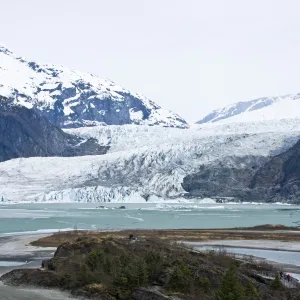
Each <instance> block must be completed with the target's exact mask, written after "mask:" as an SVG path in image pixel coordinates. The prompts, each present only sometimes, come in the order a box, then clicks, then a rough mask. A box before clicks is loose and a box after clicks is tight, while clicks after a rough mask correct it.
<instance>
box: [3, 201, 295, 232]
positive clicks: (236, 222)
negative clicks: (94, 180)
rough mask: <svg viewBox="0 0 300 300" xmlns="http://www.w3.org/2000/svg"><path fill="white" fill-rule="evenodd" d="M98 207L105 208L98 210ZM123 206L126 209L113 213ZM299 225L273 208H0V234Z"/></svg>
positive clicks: (289, 212)
mask: <svg viewBox="0 0 300 300" xmlns="http://www.w3.org/2000/svg"><path fill="white" fill-rule="evenodd" d="M99 205H104V206H106V207H105V209H97V208H96V207H97V206H99ZM121 205H124V206H125V207H126V209H118V207H120V206H121ZM261 224H283V225H287V226H295V225H298V224H300V207H299V206H289V205H278V204H272V205H267V204H201V203H196V202H195V203H180V204H169V203H168V204H166V203H159V204H155V203H147V204H123V203H38V204H36V203H34V204H8V205H5V204H3V205H0V235H5V234H22V233H24V232H32V233H34V232H38V233H41V232H51V231H63V230H70V229H75V228H76V229H87V230H95V229H100V230H118V229H171V228H177V229H178V228H186V229H192V228H229V227H245V226H255V225H261Z"/></svg>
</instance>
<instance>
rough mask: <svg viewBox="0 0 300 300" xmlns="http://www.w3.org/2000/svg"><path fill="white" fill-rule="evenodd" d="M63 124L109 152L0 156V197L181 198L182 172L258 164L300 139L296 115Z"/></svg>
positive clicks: (38, 199) (79, 199) (87, 199)
mask: <svg viewBox="0 0 300 300" xmlns="http://www.w3.org/2000/svg"><path fill="white" fill-rule="evenodd" d="M65 131H67V132H68V133H72V134H75V135H77V136H80V137H83V138H89V137H93V138H96V139H97V140H98V141H99V143H100V144H102V145H109V146H110V147H109V151H108V153H107V154H105V155H101V156H95V155H92V156H83V157H68V158H63V157H48V158H43V157H38V158H18V159H13V160H9V161H6V162H3V163H0V196H3V197H4V199H6V200H7V201H15V202H16V201H17V202H20V201H29V202H43V201H47V202H52V201H53V202H69V201H71V202H73V201H75V202H146V201H149V199H156V200H157V201H164V200H170V199H182V197H183V196H184V195H185V191H184V189H183V188H182V181H183V178H184V177H185V176H186V175H188V174H192V173H196V172H198V171H199V170H200V168H201V167H202V166H208V167H211V166H215V165H217V164H219V163H222V164H224V165H227V166H234V167H237V168H243V167H245V166H247V165H251V166H252V165H253V166H261V165H262V164H263V163H265V162H266V161H267V160H268V159H269V158H270V157H272V156H274V155H276V154H278V153H282V152H284V151H285V150H287V149H288V148H290V147H291V146H292V145H294V144H295V143H296V142H297V141H298V139H299V136H300V120H299V119H285V120H282V121H281V122H275V121H268V122H266V121H263V122H253V123H232V124H217V123H215V124H205V125H202V126H200V125H199V126H194V127H193V128H190V129H178V128H165V127H161V126H151V127H149V126H142V125H123V126H95V127H85V128H76V129H65ZM216 196H217V195H216ZM151 201H153V200H151Z"/></svg>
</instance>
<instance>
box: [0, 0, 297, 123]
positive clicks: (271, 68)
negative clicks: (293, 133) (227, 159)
mask: <svg viewBox="0 0 300 300" xmlns="http://www.w3.org/2000/svg"><path fill="white" fill-rule="evenodd" d="M0 7H1V9H0V34H1V35H0V37H1V39H0V44H2V45H3V46H6V47H8V48H10V49H11V50H12V51H14V52H15V53H17V54H19V55H20V56H25V57H28V58H31V59H33V60H36V61H39V62H50V63H55V64H62V65H65V66H67V67H70V68H73V69H78V70H81V71H88V72H90V73H94V74H97V75H99V76H101V77H105V78H110V79H112V80H113V81H115V82H116V83H117V84H119V85H122V86H124V87H126V88H128V89H131V90H132V91H134V92H138V93H142V94H144V95H145V96H147V97H149V98H151V99H152V100H154V101H155V102H157V103H158V104H160V105H161V106H163V107H165V108H168V109H171V110H173V111H174V112H176V113H178V114H180V115H181V116H182V117H184V118H186V119H187V120H188V121H197V120H198V119H200V118H201V117H202V116H203V114H205V113H207V112H209V111H210V110H212V109H215V108H218V107H222V106H224V105H227V104H229V103H233V102H237V101H245V100H250V99H254V98H257V97H261V96H268V95H274V96H276V95H281V94H288V93H298V92H300V80H299V77H300V76H299V73H300V1H299V0H284V1H283V0H273V1H272V0H251V1H245V0H244V1H243V0H210V1H208V0H51V1H46V0H43V1H41V0H26V1H24V0H9V1H7V0H0Z"/></svg>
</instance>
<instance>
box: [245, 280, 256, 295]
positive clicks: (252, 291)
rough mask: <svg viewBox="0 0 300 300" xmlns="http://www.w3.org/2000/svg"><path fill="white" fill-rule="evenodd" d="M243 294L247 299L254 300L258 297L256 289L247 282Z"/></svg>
mask: <svg viewBox="0 0 300 300" xmlns="http://www.w3.org/2000/svg"><path fill="white" fill-rule="evenodd" d="M245 294H246V297H247V299H256V298H257V297H258V296H259V293H258V291H257V289H256V288H255V287H254V286H253V284H252V282H251V281H248V282H247V284H246V287H245Z"/></svg>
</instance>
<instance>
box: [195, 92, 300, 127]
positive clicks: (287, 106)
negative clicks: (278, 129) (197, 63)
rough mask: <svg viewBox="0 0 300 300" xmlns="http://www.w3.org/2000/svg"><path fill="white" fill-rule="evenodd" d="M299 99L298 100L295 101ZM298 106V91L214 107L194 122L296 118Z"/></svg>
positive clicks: (299, 97) (299, 96)
mask: <svg viewBox="0 0 300 300" xmlns="http://www.w3.org/2000/svg"><path fill="white" fill-rule="evenodd" d="M297 100H299V101H297ZM299 108H300V93H299V94H289V95H284V96H278V97H261V98H258V99H254V100H249V101H241V102H237V103H233V104H229V105H227V106H225V107H223V108H219V109H215V110H213V111H212V112H210V113H209V114H207V115H206V116H204V117H203V118H202V119H201V120H199V121H197V122H196V124H207V123H220V122H222V123H226V122H232V123H233V122H251V121H263V120H276V119H277V120H280V119H286V118H297V117H298V115H297V113H296V111H297V109H299Z"/></svg>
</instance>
